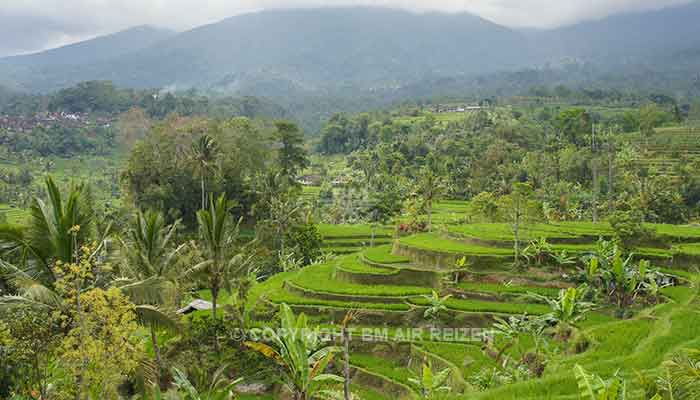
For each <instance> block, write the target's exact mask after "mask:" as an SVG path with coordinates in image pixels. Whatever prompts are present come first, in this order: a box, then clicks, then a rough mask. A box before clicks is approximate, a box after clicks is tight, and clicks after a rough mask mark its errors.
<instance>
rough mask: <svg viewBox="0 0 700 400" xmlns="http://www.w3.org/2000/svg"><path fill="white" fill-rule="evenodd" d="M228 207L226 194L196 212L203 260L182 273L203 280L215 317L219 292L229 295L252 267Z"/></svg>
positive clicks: (251, 258) (250, 258)
mask: <svg viewBox="0 0 700 400" xmlns="http://www.w3.org/2000/svg"><path fill="white" fill-rule="evenodd" d="M229 210H230V205H229V202H228V201H227V200H226V196H225V195H221V196H219V198H218V199H217V200H216V201H214V200H211V201H210V204H209V210H202V211H200V212H198V213H197V221H198V222H199V235H200V240H201V242H202V244H203V247H204V250H205V257H206V259H205V260H204V261H203V262H201V263H199V264H197V265H195V266H194V267H192V268H190V269H189V270H187V271H186V272H185V277H188V276H192V277H204V278H205V279H206V281H207V286H208V288H209V290H210V291H211V298H212V315H213V316H214V318H216V311H217V307H218V300H219V295H220V294H221V291H222V290H226V291H227V292H228V293H229V294H230V293H231V292H232V288H233V283H234V281H235V280H236V279H237V278H242V277H247V276H249V275H250V272H251V270H252V269H253V265H252V261H253V255H247V254H246V252H245V249H244V248H241V247H240V245H239V241H240V223H241V220H239V221H238V223H236V224H234V223H232V221H231V214H230V213H229ZM239 300H243V299H239Z"/></svg>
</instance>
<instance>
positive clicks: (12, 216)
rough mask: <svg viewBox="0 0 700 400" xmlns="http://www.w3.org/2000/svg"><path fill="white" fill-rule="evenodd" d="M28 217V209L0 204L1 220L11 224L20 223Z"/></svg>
mask: <svg viewBox="0 0 700 400" xmlns="http://www.w3.org/2000/svg"><path fill="white" fill-rule="evenodd" d="M26 218H27V211H25V210H22V209H19V208H14V207H10V206H8V205H4V204H0V221H2V220H4V221H6V222H7V223H9V224H19V223H21V222H22V221H24V220H25V219H26Z"/></svg>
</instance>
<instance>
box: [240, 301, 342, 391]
mask: <svg viewBox="0 0 700 400" xmlns="http://www.w3.org/2000/svg"><path fill="white" fill-rule="evenodd" d="M280 320H281V327H280V330H279V331H273V332H270V335H269V336H270V341H271V343H270V344H269V345H268V344H265V343H260V342H246V345H247V346H248V347H250V348H251V349H253V350H256V351H258V352H260V353H261V354H263V355H264V356H266V357H268V358H270V359H272V360H274V361H275V362H276V363H277V364H278V365H279V366H280V367H281V369H282V379H283V381H284V384H285V385H286V387H287V389H289V391H290V392H291V393H292V395H293V397H294V400H310V399H312V398H314V397H315V395H317V394H319V391H320V389H321V388H322V386H321V384H322V383H325V382H329V381H330V382H339V383H342V382H343V381H344V380H343V378H342V377H340V376H337V375H333V374H327V373H325V371H326V368H327V367H328V365H329V364H330V362H331V361H332V360H333V357H334V356H335V354H337V353H339V352H340V351H342V350H341V348H339V347H337V346H328V345H326V344H325V343H324V341H323V340H322V339H321V336H320V334H319V332H318V330H311V329H309V327H308V324H307V319H306V315H304V314H303V313H302V314H300V315H299V316H298V317H295V316H294V313H293V312H292V310H291V308H289V306H288V305H286V304H282V305H281V306H280Z"/></svg>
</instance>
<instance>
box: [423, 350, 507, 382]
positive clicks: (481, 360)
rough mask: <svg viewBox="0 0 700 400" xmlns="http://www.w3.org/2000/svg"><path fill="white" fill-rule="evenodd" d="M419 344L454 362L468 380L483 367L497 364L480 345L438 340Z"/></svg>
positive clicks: (432, 352) (429, 351)
mask: <svg viewBox="0 0 700 400" xmlns="http://www.w3.org/2000/svg"><path fill="white" fill-rule="evenodd" d="M417 345H418V347H420V348H421V349H423V350H425V351H427V352H428V353H431V354H435V355H437V356H439V357H441V358H443V359H445V360H447V361H449V362H450V363H452V364H453V365H454V366H455V367H457V368H459V370H460V371H461V372H462V376H463V377H464V379H467V380H468V379H469V377H470V376H472V375H475V374H477V373H479V371H481V369H483V368H489V367H493V366H495V362H494V360H493V359H492V358H489V357H488V356H487V355H486V354H484V352H483V351H482V350H481V348H480V346H478V345H474V344H458V343H437V342H420V343H418V344H417Z"/></svg>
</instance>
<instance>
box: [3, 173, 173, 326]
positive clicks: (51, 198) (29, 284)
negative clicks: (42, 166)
mask: <svg viewBox="0 0 700 400" xmlns="http://www.w3.org/2000/svg"><path fill="white" fill-rule="evenodd" d="M46 191H47V194H48V203H45V202H44V201H43V200H41V199H39V198H35V199H34V200H33V202H32V206H31V216H30V220H29V224H28V225H27V226H26V227H25V228H23V229H13V228H5V227H3V228H0V230H1V231H0V238H2V240H1V242H0V243H2V244H1V245H2V248H3V250H5V251H6V252H10V253H15V256H19V259H20V262H19V263H18V265H13V264H11V263H9V262H6V261H2V260H0V273H3V275H4V276H5V277H7V279H8V280H10V281H11V282H12V283H13V286H15V287H16V288H17V289H18V293H17V294H16V295H14V296H4V297H2V298H0V307H2V306H30V307H41V308H48V309H57V308H60V307H61V306H62V303H61V298H60V296H59V295H58V294H57V293H56V290H55V289H56V288H55V286H54V285H55V283H56V279H57V277H56V276H55V274H54V271H53V267H54V264H55V263H56V262H59V261H60V262H63V263H73V262H76V261H77V258H78V252H79V250H80V248H81V247H83V246H84V245H86V244H88V243H89V242H90V241H93V240H94V239H95V235H94V229H93V210H92V199H91V197H90V192H89V189H88V188H87V187H86V186H85V185H82V184H81V185H74V186H73V187H71V189H70V190H69V191H68V193H67V195H66V197H65V199H64V198H63V197H62V195H61V192H60V191H59V189H58V187H57V186H56V184H55V183H54V181H53V179H52V178H51V177H47V178H46ZM98 242H99V244H98V245H97V246H96V247H95V248H94V249H93V251H92V252H91V254H88V255H87V257H88V259H89V260H91V261H92V260H97V259H98V258H99V257H100V256H101V255H102V253H103V252H104V249H105V243H106V234H105V235H104V236H103V237H102V239H101V240H99V241H98ZM105 278H110V277H108V276H107V277H103V276H99V275H98V276H95V277H94V279H93V280H92V282H91V286H103V287H106V286H109V285H113V286H117V287H120V288H121V289H122V290H123V291H124V292H126V293H127V294H128V295H130V296H134V294H135V293H147V292H153V291H154V285H153V282H148V285H146V284H145V283H144V282H126V281H124V280H111V279H109V280H108V279H105ZM84 289H85V290H87V289H89V288H87V287H86V288H84ZM156 289H157V288H156ZM138 304H139V305H137V306H136V308H135V311H136V313H137V316H138V318H139V320H140V321H142V322H144V323H148V324H151V325H156V326H172V323H171V320H170V318H167V316H166V315H165V314H164V313H162V312H160V310H158V309H157V308H156V307H154V306H152V305H150V304H141V303H138Z"/></svg>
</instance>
